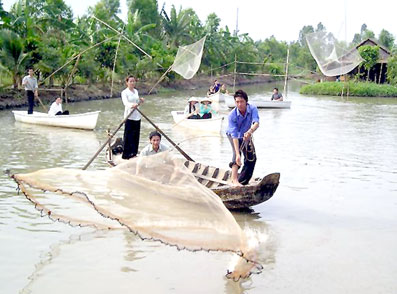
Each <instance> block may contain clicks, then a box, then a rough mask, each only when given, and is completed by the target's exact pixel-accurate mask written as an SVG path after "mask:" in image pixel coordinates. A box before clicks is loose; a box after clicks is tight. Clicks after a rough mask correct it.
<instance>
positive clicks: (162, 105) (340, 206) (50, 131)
mask: <svg viewBox="0 0 397 294" xmlns="http://www.w3.org/2000/svg"><path fill="white" fill-rule="evenodd" d="M273 86H280V88H282V85H275V84H266V85H256V86H249V87H245V88H244V89H245V90H246V91H247V92H248V93H249V95H250V98H252V99H259V98H261V97H266V98H269V97H270V92H271V89H272V87H273ZM201 94H202V93H200V92H198V91H196V92H173V93H169V94H167V95H163V96H147V97H146V103H145V105H144V106H143V107H142V111H144V113H145V114H146V115H148V116H149V117H150V118H152V119H153V121H155V122H156V123H158V125H159V127H160V128H162V129H163V130H164V132H166V133H167V134H168V135H169V136H170V137H171V138H172V139H173V140H174V141H176V142H182V143H181V145H180V146H181V147H182V148H183V149H184V150H185V151H186V152H187V153H188V154H189V155H190V156H191V157H192V158H194V159H196V160H199V161H202V162H204V163H211V164H213V165H218V166H222V167H226V166H227V163H228V162H229V160H230V156H231V151H230V145H229V142H228V140H227V139H226V138H225V136H224V135H222V136H213V135H207V134H206V133H205V132H196V131H188V130H186V129H183V128H180V127H173V121H172V117H171V115H170V111H171V110H178V109H182V108H183V107H184V105H185V100H186V99H187V97H189V96H190V95H195V96H200V95H201ZM288 99H289V100H291V101H292V107H291V109H274V110H260V111H259V113H260V119H261V123H260V128H259V130H258V131H257V132H256V133H255V144H256V149H257V154H258V161H257V167H256V170H255V175H256V176H263V175H265V174H267V173H270V172H280V173H281V182H280V186H279V188H278V190H277V191H276V193H275V195H274V196H273V198H272V199H270V200H269V201H268V202H265V203H262V204H260V205H258V206H255V207H253V209H252V211H248V212H239V213H234V216H235V217H236V219H237V221H238V223H239V224H240V225H241V226H242V228H244V229H250V230H256V231H260V232H262V233H263V235H264V236H266V238H265V239H264V240H263V244H262V245H261V252H260V257H259V258H260V261H261V263H262V264H263V266H264V269H263V272H262V273H261V274H259V275H253V276H252V277H251V278H249V279H248V280H244V281H240V282H237V283H236V282H232V281H230V280H227V279H226V278H225V277H224V274H225V273H226V269H227V268H228V265H229V264H230V263H231V260H232V259H233V258H234V256H233V254H229V253H221V252H212V253H208V252H189V251H178V250H176V249H175V248H174V247H169V246H166V245H164V244H160V243H156V242H150V241H142V240H140V239H139V238H138V237H136V236H135V235H132V234H131V233H129V232H126V231H122V230H114V231H112V230H109V231H96V230H93V229H87V228H84V229H83V228H79V227H70V226H67V225H65V224H62V223H57V222H55V223H54V222H53V221H51V220H50V219H48V218H47V217H42V216H40V213H39V212H38V211H37V210H35V208H34V206H33V205H32V203H30V202H29V201H28V200H27V199H26V198H25V197H24V196H23V195H22V194H18V193H17V191H16V184H15V182H13V181H12V180H10V179H9V178H8V177H7V176H6V175H5V174H3V173H2V174H1V176H0V273H1V274H0V285H1V286H0V289H1V290H0V292H1V293H41V294H42V293H138V292H139V293H265V292H267V293H306V294H307V293H397V282H396V277H397V263H396V260H397V250H396V245H397V100H395V99H381V98H351V99H350V98H349V99H347V100H346V99H342V98H340V97H312V96H302V95H300V94H298V85H291V89H290V92H289V95H288ZM64 108H65V109H66V108H67V109H69V110H70V111H71V112H86V111H93V110H101V114H100V116H99V121H98V125H97V128H96V129H95V130H94V131H93V132H89V131H79V130H67V129H61V128H49V127H41V126H33V125H26V124H20V123H16V122H15V121H14V118H13V116H12V113H11V112H10V111H2V112H0V124H1V131H0V132H1V136H0V142H1V150H0V155H1V166H2V170H3V171H4V170H11V172H13V173H20V172H28V171H34V170H37V169H41V168H49V167H56V166H63V167H73V168H81V167H82V166H84V164H85V163H86V162H87V161H88V160H89V158H90V157H91V156H92V155H93V154H94V153H95V151H96V150H97V148H98V147H99V145H100V144H101V143H102V142H103V141H104V140H105V139H106V134H105V131H106V129H107V128H108V127H110V128H114V127H115V126H116V125H117V124H118V123H119V121H120V120H121V115H122V113H123V106H122V104H121V101H120V99H110V100H98V101H90V102H80V103H75V104H69V105H64ZM151 130H152V128H151V126H150V125H149V124H148V123H146V122H144V123H143V125H142V132H141V146H144V145H145V144H146V142H147V140H148V139H147V137H146V136H147V134H148V133H149V132H150V131H151ZM103 168H106V164H105V162H104V155H103V153H102V154H101V155H100V156H99V157H98V159H97V160H95V161H94V162H93V164H92V165H91V166H90V169H103Z"/></svg>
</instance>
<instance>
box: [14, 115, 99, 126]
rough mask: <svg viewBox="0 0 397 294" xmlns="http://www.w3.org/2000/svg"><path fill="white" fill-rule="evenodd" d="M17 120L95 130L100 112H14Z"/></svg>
mask: <svg viewBox="0 0 397 294" xmlns="http://www.w3.org/2000/svg"><path fill="white" fill-rule="evenodd" d="M12 112H13V113H14V117H15V120H16V121H18V122H23V123H27V124H36V125H45V126H53V127H62V128H73V129H84V130H93V129H94V128H95V126H96V123H97V120H98V115H99V113H100V111H93V112H86V113H80V114H70V115H55V116H53V115H48V114H47V113H43V112H38V111H34V112H33V114H28V113H27V111H26V110H24V111H21V110H13V111H12Z"/></svg>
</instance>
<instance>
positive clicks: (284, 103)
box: [225, 96, 291, 108]
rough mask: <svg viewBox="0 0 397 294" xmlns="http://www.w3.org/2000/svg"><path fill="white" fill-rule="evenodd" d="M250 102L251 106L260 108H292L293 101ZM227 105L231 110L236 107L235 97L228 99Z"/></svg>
mask: <svg viewBox="0 0 397 294" xmlns="http://www.w3.org/2000/svg"><path fill="white" fill-rule="evenodd" d="M248 102H249V103H250V104H253V105H255V106H256V107H258V108H291V101H274V100H263V101H258V100H249V101H248ZM225 103H226V105H227V107H229V108H234V107H236V104H235V102H234V98H233V96H230V97H226V99H225Z"/></svg>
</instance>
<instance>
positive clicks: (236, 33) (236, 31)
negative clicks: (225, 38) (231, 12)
mask: <svg viewBox="0 0 397 294" xmlns="http://www.w3.org/2000/svg"><path fill="white" fill-rule="evenodd" d="M234 36H235V37H237V36H238V7H237V15H236V30H235V31H234Z"/></svg>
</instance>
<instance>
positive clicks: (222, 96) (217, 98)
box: [208, 91, 233, 103]
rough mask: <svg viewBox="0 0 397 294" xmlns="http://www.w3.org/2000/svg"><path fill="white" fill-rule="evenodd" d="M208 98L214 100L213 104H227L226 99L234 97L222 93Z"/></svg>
mask: <svg viewBox="0 0 397 294" xmlns="http://www.w3.org/2000/svg"><path fill="white" fill-rule="evenodd" d="M208 98H210V99H211V100H212V102H218V103H219V102H225V101H226V99H230V98H232V99H233V96H230V95H227V94H223V93H221V92H219V91H218V92H216V93H215V94H212V95H209V96H208Z"/></svg>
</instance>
